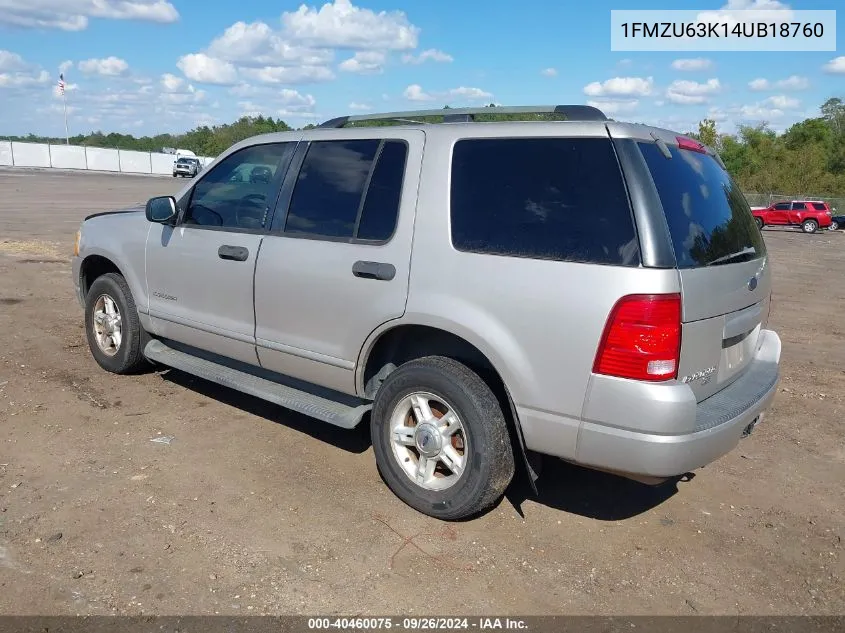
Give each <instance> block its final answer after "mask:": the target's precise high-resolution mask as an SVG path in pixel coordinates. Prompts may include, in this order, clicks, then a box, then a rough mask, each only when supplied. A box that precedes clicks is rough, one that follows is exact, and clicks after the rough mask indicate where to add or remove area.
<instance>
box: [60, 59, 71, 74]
mask: <svg viewBox="0 0 845 633" xmlns="http://www.w3.org/2000/svg"><path fill="white" fill-rule="evenodd" d="M71 68H73V61H72V60H70V59H66V60H65V61H63V62H62V63H61V64H59V72H60V73H66V72H67V71H69V70H70V69H71Z"/></svg>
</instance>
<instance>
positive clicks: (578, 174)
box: [450, 138, 640, 266]
mask: <svg viewBox="0 0 845 633" xmlns="http://www.w3.org/2000/svg"><path fill="white" fill-rule="evenodd" d="M450 213H451V235H452V244H453V246H454V247H455V248H456V249H458V250H461V251H468V252H474V253H485V254H492V255H504V256H510V257H527V258H537V259H554V260H566V261H577V262H591V263H597V264H612V265H623V266H637V265H639V262H640V258H639V243H638V240H637V235H636V232H635V230H634V222H633V217H632V214H631V207H630V204H629V201H628V195H627V191H626V189H625V185H624V182H623V180H622V174H621V171H620V168H619V164H618V162H617V160H616V155H615V153H614V150H613V147H612V145H611V142H610V140H609V139H603V138H507V139H502V138H498V139H486V138H485V139H465V140H461V141H458V142H457V143H456V144H455V146H454V150H453V154H452V183H451V211H450Z"/></svg>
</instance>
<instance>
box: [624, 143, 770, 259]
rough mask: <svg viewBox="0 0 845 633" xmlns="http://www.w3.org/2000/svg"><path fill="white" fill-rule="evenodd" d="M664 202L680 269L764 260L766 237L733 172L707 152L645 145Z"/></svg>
mask: <svg viewBox="0 0 845 633" xmlns="http://www.w3.org/2000/svg"><path fill="white" fill-rule="evenodd" d="M640 150H641V151H642V154H643V156H644V157H645V160H646V163H647V164H648V167H649V170H650V171H651V175H652V178H653V179H654V184H655V186H656V187H657V192H658V194H659V196H660V201H661V202H662V204H663V211H664V213H665V214H666V222H667V224H668V226H669V233H670V235H671V238H672V245H673V246H674V249H675V259H676V260H677V263H678V267H679V268H697V267H699V266H710V265H718V264H731V263H736V262H743V261H749V260H751V259H756V258H758V257H762V256H763V255H764V254H765V252H766V247H765V245H764V243H763V237H762V235H761V233H760V231H759V230H758V229H757V225H756V224H755V222H754V216H752V215H751V209H750V207H749V206H748V202H747V201H746V200H745V196H743V195H742V192H741V191H740V190H739V187H738V186H737V185H736V183H735V182H734V181H733V180H732V179H731V177H730V175H729V174H728V172H726V171H725V170H724V169H722V168H721V167H720V166H719V164H718V163H717V162H716V160H715V159H714V158H713V157H712V156H709V155H707V154H701V153H699V152H693V151H689V150H682V149H678V148H677V147H674V146H670V147H669V151H670V152H671V154H672V158H671V159H670V158H666V156H664V155H663V153H662V152H661V151H660V148H659V147H658V146H657V145H656V144H655V143H640Z"/></svg>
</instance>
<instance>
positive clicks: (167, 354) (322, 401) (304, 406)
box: [144, 340, 373, 429]
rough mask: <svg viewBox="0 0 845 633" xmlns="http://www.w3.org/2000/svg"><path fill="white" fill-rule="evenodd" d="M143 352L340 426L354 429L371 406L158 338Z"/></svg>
mask: <svg viewBox="0 0 845 633" xmlns="http://www.w3.org/2000/svg"><path fill="white" fill-rule="evenodd" d="M144 356H146V357H147V358H148V359H149V360H151V361H153V362H155V363H161V364H162V365H167V366H168V367H173V368H174V369H179V370H181V371H184V372H186V373H189V374H191V375H193V376H197V377H199V378H203V379H205V380H209V381H211V382H214V383H217V384H218V385H222V386H224V387H229V388H230V389H236V390H237V391H241V392H243V393H246V394H249V395H251V396H255V397H256V398H261V399H262V400H267V401H268V402H272V403H274V404H278V405H280V406H282V407H285V408H286V409H290V410H292V411H296V412H297V413H302V414H303V415H307V416H310V417H312V418H316V419H318V420H321V421H323V422H328V423H329V424H333V425H334V426H339V427H341V428H343V429H354V428H355V427H356V426H357V425H358V423H359V422H360V421H361V418H363V417H364V414H365V413H367V411H369V410H370V409H372V406H373V405H372V404H371V403H364V402H363V401H362V404H360V405H358V406H350V405H346V404H343V403H340V402H336V401H334V400H330V399H328V398H323V397H321V396H318V395H314V394H312V393H308V392H307V391H302V390H300V389H295V388H293V387H288V386H287V385H282V384H279V383H278V382H274V381H272V380H267V379H266V378H261V377H260V376H255V375H253V374H250V373H247V372H245V371H240V370H238V369H233V368H231V367H227V366H225V365H221V364H220V363H215V362H214V361H211V360H206V359H204V358H199V357H197V356H194V355H193V354H188V353H187V352H182V351H179V350H176V349H173V348H172V347H169V346H168V345H166V344H165V343H162V342H161V341H158V340H153V341H150V342H149V343H147V346H146V347H145V348H144Z"/></svg>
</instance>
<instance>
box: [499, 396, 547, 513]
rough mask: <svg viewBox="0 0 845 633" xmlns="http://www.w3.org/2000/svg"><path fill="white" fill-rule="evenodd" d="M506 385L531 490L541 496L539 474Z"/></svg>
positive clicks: (515, 430)
mask: <svg viewBox="0 0 845 633" xmlns="http://www.w3.org/2000/svg"><path fill="white" fill-rule="evenodd" d="M504 387H505V395H506V396H507V399H508V406H509V407H510V409H511V419H512V420H513V425H514V432H515V434H516V438H517V442H518V443H519V452H520V454H521V455H522V463H523V464H525V472H527V473H528V480H529V482H530V484H531V490H533V491H534V496H535V497H536V496H539V495H540V493H539V492H538V490H537V479H538V477H539V475H538V474H537V472H536V471H535V469H534V467H533V466H532V465H531V460H530V458H529V457H528V450H527V449H526V448H525V438H523V437H522V425H521V424H520V423H519V417H518V416H517V414H516V406H515V405H514V403H513V398H511V393H510V391H508V388H507V385H505V386H504Z"/></svg>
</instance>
